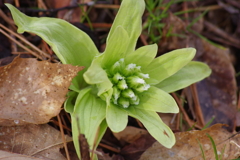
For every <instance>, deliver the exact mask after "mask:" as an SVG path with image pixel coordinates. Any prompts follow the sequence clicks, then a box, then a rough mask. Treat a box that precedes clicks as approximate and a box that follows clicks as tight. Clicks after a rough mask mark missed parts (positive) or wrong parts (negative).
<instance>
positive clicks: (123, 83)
mask: <svg viewBox="0 0 240 160" xmlns="http://www.w3.org/2000/svg"><path fill="white" fill-rule="evenodd" d="M117 86H118V88H119V89H121V90H124V89H127V88H128V85H127V83H126V81H125V80H124V79H123V80H120V81H119V82H118V84H117Z"/></svg>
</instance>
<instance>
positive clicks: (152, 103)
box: [134, 86, 179, 113]
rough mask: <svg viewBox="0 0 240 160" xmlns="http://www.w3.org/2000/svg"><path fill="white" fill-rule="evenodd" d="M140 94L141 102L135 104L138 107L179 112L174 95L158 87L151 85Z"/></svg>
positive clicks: (165, 111)
mask: <svg viewBox="0 0 240 160" xmlns="http://www.w3.org/2000/svg"><path fill="white" fill-rule="evenodd" d="M138 96H139V98H140V103H139V105H137V106H134V107H136V108H139V109H144V110H150V111H156V112H162V113H178V112H179V109H178V106H177V104H176V102H175V100H174V99H173V98H172V96H170V95H169V94H168V93H166V92H165V91H162V90H161V89H159V88H157V87H154V86H151V87H150V88H149V89H148V90H147V91H146V92H143V93H141V94H139V95H138Z"/></svg>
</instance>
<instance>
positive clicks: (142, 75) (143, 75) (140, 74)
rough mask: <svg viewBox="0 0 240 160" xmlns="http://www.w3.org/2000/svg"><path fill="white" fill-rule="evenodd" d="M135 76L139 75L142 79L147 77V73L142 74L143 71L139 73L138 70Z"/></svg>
mask: <svg viewBox="0 0 240 160" xmlns="http://www.w3.org/2000/svg"><path fill="white" fill-rule="evenodd" d="M137 76H138V77H140V78H143V79H148V78H149V74H144V73H141V72H138V73H137Z"/></svg>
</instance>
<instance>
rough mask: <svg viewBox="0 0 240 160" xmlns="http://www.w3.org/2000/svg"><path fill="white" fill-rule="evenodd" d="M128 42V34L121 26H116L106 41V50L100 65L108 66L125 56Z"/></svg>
mask: <svg viewBox="0 0 240 160" xmlns="http://www.w3.org/2000/svg"><path fill="white" fill-rule="evenodd" d="M128 43H129V36H128V34H127V32H126V31H125V30H124V29H123V27H121V26H118V27H117V28H116V29H115V31H114V33H113V35H112V36H111V38H110V39H109V41H107V45H106V50H105V52H104V53H103V60H102V67H104V68H109V67H111V66H112V65H113V64H114V63H115V62H116V61H118V60H119V59H120V58H123V57H125V54H126V49H127V46H128Z"/></svg>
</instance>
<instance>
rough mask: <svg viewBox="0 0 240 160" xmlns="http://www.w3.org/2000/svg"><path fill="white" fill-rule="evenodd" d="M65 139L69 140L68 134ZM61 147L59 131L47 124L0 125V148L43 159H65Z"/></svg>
mask: <svg viewBox="0 0 240 160" xmlns="http://www.w3.org/2000/svg"><path fill="white" fill-rule="evenodd" d="M65 139H66V141H71V138H70V137H68V136H66V137H65ZM61 147H63V142H62V137H61V133H60V132H59V131H58V130H56V129H54V128H53V127H51V126H49V125H47V124H42V125H35V124H28V125H22V126H4V127H0V150H4V151H8V152H13V153H19V154H22V155H28V156H32V157H38V158H43V159H47V158H48V159H57V160H66V158H65V157H64V156H63V155H62V154H61V153H60V151H59V150H60V148H61Z"/></svg>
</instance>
